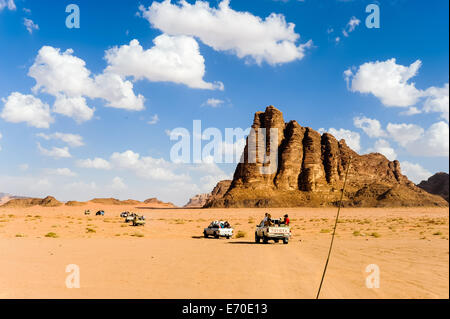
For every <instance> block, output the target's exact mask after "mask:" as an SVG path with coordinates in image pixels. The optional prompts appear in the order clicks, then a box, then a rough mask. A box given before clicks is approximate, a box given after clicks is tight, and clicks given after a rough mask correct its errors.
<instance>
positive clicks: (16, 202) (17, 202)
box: [2, 196, 63, 208]
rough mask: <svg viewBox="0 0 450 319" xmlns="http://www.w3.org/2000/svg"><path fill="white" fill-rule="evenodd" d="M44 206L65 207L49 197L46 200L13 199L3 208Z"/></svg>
mask: <svg viewBox="0 0 450 319" xmlns="http://www.w3.org/2000/svg"><path fill="white" fill-rule="evenodd" d="M38 205H39V206H43V207H58V206H61V205H63V203H61V202H60V201H58V200H56V199H55V198H54V197H52V196H47V197H45V198H44V199H42V198H16V199H11V200H10V201H8V202H7V203H5V204H3V205H2V207H10V208H19V207H20V208H24V207H32V206H38Z"/></svg>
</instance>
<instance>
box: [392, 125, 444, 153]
mask: <svg viewBox="0 0 450 319" xmlns="http://www.w3.org/2000/svg"><path fill="white" fill-rule="evenodd" d="M387 131H388V132H389V134H390V137H391V138H392V139H393V140H395V141H396V142H397V143H398V144H399V145H401V146H402V147H404V148H405V149H406V150H407V151H408V152H409V153H410V154H412V155H415V156H425V157H439V156H444V157H445V156H448V155H449V138H448V137H449V128H448V123H446V122H444V121H440V122H437V123H434V124H433V125H431V126H430V127H429V128H428V129H426V130H425V129H423V128H422V127H420V126H418V125H415V124H405V123H402V124H391V123H389V124H388V126H387Z"/></svg>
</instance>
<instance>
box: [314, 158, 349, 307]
mask: <svg viewBox="0 0 450 319" xmlns="http://www.w3.org/2000/svg"><path fill="white" fill-rule="evenodd" d="M351 164H352V157H351V156H350V160H349V162H348V166H347V170H346V172H345V179H344V185H343V186H342V194H341V200H340V201H339V206H338V212H337V215H336V222H335V224H334V230H333V235H332V236H331V243H330V249H329V250H328V257H327V261H326V263H325V268H324V269H323V274H322V280H321V281H320V286H319V291H318V292H317V296H316V299H319V295H320V290H321V289H322V284H323V280H324V278H325V273H326V272H327V267H328V262H329V261H330V255H331V250H332V249H333V242H334V235H336V227H337V224H338V220H339V213H340V211H341V207H342V200H343V199H344V192H345V185H346V184H347V176H348V171H349V170H350V165H351Z"/></svg>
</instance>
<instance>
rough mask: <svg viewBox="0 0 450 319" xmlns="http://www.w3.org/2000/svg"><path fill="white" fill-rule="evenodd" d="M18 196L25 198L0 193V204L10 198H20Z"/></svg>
mask: <svg viewBox="0 0 450 319" xmlns="http://www.w3.org/2000/svg"><path fill="white" fill-rule="evenodd" d="M20 198H27V197H24V196H16V195H11V194H8V193H0V206H1V205H3V204H5V203H7V202H9V201H10V200H11V199H20Z"/></svg>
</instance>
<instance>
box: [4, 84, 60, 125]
mask: <svg viewBox="0 0 450 319" xmlns="http://www.w3.org/2000/svg"><path fill="white" fill-rule="evenodd" d="M2 101H3V103H4V108H3V110H2V112H1V114H0V117H1V118H2V119H3V120H5V121H7V122H11V123H21V122H24V123H27V124H28V125H29V126H34V127H37V128H48V127H49V126H50V124H51V123H53V121H54V119H53V117H52V116H51V115H50V107H49V106H48V104H46V103H43V102H42V101H41V100H40V99H38V98H36V97H34V96H33V95H25V94H21V93H19V92H13V93H11V94H10V95H9V96H8V98H6V99H2Z"/></svg>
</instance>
